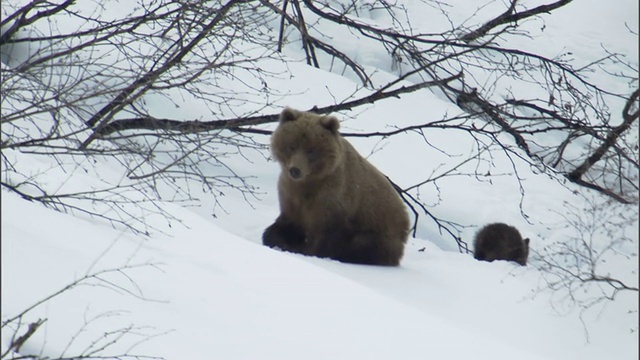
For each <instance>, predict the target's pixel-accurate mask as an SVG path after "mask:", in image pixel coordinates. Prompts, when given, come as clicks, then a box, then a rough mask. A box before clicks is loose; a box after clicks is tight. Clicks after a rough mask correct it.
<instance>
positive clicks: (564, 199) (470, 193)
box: [1, 0, 639, 360]
mask: <svg viewBox="0 0 640 360" xmlns="http://www.w3.org/2000/svg"><path fill="white" fill-rule="evenodd" d="M107 3H109V2H107ZM412 3H413V2H411V1H408V2H407V6H411V4H412ZM497 3H498V2H492V3H491V4H492V6H499V5H500V4H497ZM449 5H450V9H452V10H451V19H450V20H451V21H453V22H463V21H464V19H467V18H469V17H470V16H471V15H472V14H474V13H475V11H474V10H475V9H471V10H469V7H468V2H465V1H450V2H449ZM3 6H5V5H4V1H3ZM447 8H449V7H447ZM455 9H459V10H455ZM465 9H466V10H465ZM488 9H489V8H485V9H484V10H483V11H489V10H488ZM467 11H470V12H467ZM109 12H114V13H117V9H115V8H114V9H109ZM488 13H489V14H490V13H491V12H488ZM637 13H638V3H637V2H636V1H633V0H628V1H621V2H620V4H617V5H616V6H612V5H611V4H610V3H609V2H607V4H605V2H601V1H596V0H589V1H586V0H581V1H577V2H575V4H571V6H568V7H567V8H566V9H561V10H559V11H557V12H554V13H553V16H550V17H548V18H545V20H544V25H545V28H546V30H545V31H543V32H540V33H537V35H536V36H533V37H531V38H529V37H522V38H520V37H516V38H515V39H510V41H517V43H514V44H517V45H518V46H520V47H521V48H523V49H538V50H539V49H540V47H542V44H546V45H547V46H548V47H544V49H543V51H542V52H544V53H548V55H549V56H553V55H554V54H557V53H558V52H560V51H566V52H571V53H572V54H573V56H575V57H576V58H577V59H584V60H581V62H584V63H585V64H587V63H589V62H590V61H593V60H594V59H593V58H592V57H593V56H596V55H595V54H598V53H599V52H597V51H596V50H595V49H596V48H597V47H599V44H603V43H604V44H606V45H607V48H608V49H610V50H613V51H623V50H626V49H628V48H634V47H637V44H636V43H635V40H637V36H636V37H634V36H630V35H629V31H627V27H628V28H630V29H635V31H637V29H638V19H637ZM482 14H483V13H482V12H478V13H475V15H474V16H482ZM374 15H375V13H373V15H372V16H371V19H368V21H372V22H375V21H376V19H375V16H374ZM418 19H420V18H419V17H417V18H416V22H415V23H414V25H415V26H416V27H419V26H420V25H421V24H420V22H427V21H428V19H420V20H418ZM596 23H597V24H598V26H597V27H595V25H594V24H596ZM429 25H431V26H435V27H434V28H435V29H437V28H438V27H443V28H444V27H447V26H448V25H449V24H448V23H446V22H443V23H442V24H429ZM538 25H539V24H538V23H536V22H532V25H531V26H532V27H535V26H538ZM331 31H332V29H326V33H327V34H331ZM335 36H336V41H342V40H344V41H347V40H346V37H345V39H342V38H340V37H339V34H335ZM351 45H352V46H353V56H354V57H357V58H359V59H364V60H363V63H365V64H366V65H367V66H370V67H372V68H373V67H378V68H379V71H378V72H377V73H376V74H375V77H374V81H379V82H380V83H382V82H383V81H385V80H387V79H392V78H393V77H394V76H395V75H393V74H392V72H391V66H390V64H388V63H386V62H383V61H381V60H380V56H379V55H380V54H378V53H377V52H376V50H374V49H372V48H368V47H367V45H366V42H363V43H362V44H351ZM356 45H357V46H356ZM285 53H286V55H285V56H288V57H289V58H299V57H300V56H301V54H302V51H301V50H300V51H296V50H295V48H293V49H292V48H291V47H289V48H287V49H286V51H285ZM630 56H635V58H634V59H630V60H629V61H631V62H635V64H636V65H637V64H638V53H637V51H631V52H630ZM3 66H6V65H3ZM256 66H260V67H262V69H263V70H265V71H267V70H268V71H273V72H274V73H283V74H287V75H286V76H282V77H280V78H278V79H273V82H271V83H270V84H269V86H271V87H274V88H277V89H279V93H280V94H283V93H286V94H289V95H287V96H283V97H282V98H278V99H277V100H273V99H272V100H273V104H275V105H278V106H281V107H284V106H292V107H295V108H298V109H308V108H310V107H312V106H315V105H319V104H332V103H333V102H334V101H335V99H345V98H348V97H349V96H351V95H353V94H354V93H357V91H358V84H357V79H356V78H354V77H353V76H352V75H348V74H346V75H345V76H342V75H341V74H339V73H336V72H327V71H324V70H320V69H316V68H313V67H310V66H307V65H306V64H304V63H303V62H300V63H289V64H287V65H286V66H285V65H283V64H282V63H278V62H276V61H267V62H261V63H259V65H256ZM594 76H596V78H597V76H599V75H598V74H596V75H594ZM596 80H597V79H596ZM607 85H608V86H609V88H612V89H613V88H621V87H622V86H623V85H620V84H617V83H610V84H607ZM505 91H506V90H505ZM173 101H174V103H175V102H177V103H180V104H181V106H180V107H179V108H177V107H175V106H173V104H169V103H168V102H166V101H164V99H163V98H162V97H159V96H158V97H153V96H149V97H148V99H147V106H149V107H150V108H152V109H153V111H155V113H156V114H162V116H163V117H167V118H180V117H181V116H183V117H184V118H186V119H198V118H207V117H208V116H209V115H210V109H209V108H208V107H207V106H206V105H203V104H202V103H195V102H191V101H192V99H190V98H180V97H179V96H177V97H176V99H173ZM246 106H247V109H249V108H251V109H253V107H254V106H255V104H251V103H250V102H247V105H246ZM275 110H278V109H275ZM247 111H248V110H247ZM431 112H433V113H438V114H451V113H461V110H460V109H459V108H458V107H457V106H456V105H455V104H453V103H451V102H449V101H446V100H445V99H443V97H442V96H441V95H438V94H434V93H432V92H430V91H429V90H427V89H425V90H421V91H417V92H414V93H411V94H405V95H403V96H402V97H400V98H393V99H388V100H385V101H381V102H378V103H376V104H375V105H372V106H366V107H362V108H359V109H358V110H357V111H356V112H353V113H349V112H344V113H342V114H337V116H339V117H340V118H341V119H342V120H345V121H344V122H343V123H342V127H341V131H344V132H357V131H381V130H385V129H387V130H388V129H389V128H390V127H391V126H398V127H400V126H403V125H408V124H411V122H410V121H409V119H412V118H415V117H424V116H425V114H426V113H431ZM185 113H187V114H188V115H186V116H185V115H184V114H185ZM389 119H392V121H391V120H389ZM405 122H406V123H405ZM273 126H274V124H270V125H266V126H264V127H263V128H264V129H272V128H273ZM247 136H250V137H251V140H252V141H254V142H255V144H257V145H255V149H254V150H251V151H248V152H246V153H243V154H242V156H236V157H237V159H235V158H232V160H231V161H232V162H234V164H235V165H236V167H235V168H234V170H235V171H237V172H238V174H239V175H240V176H251V178H250V179H249V180H248V181H249V182H250V184H251V186H253V187H255V188H256V189H257V191H256V197H249V198H247V197H246V196H245V195H246V194H242V193H239V192H236V191H233V190H232V189H229V191H228V192H226V193H225V195H224V196H223V197H221V198H219V199H215V200H213V199H212V198H211V197H209V196H208V195H207V194H206V192H205V191H202V190H200V189H199V188H200V186H199V184H198V183H197V182H191V183H190V185H189V186H190V187H192V188H190V194H192V195H193V196H194V197H198V198H199V202H198V204H197V206H195V207H194V206H190V207H182V206H181V204H180V203H172V202H170V201H169V200H168V199H162V200H157V201H156V203H155V205H152V204H142V205H141V208H135V209H134V208H132V209H130V210H131V211H136V213H135V214H136V215H135V216H137V217H138V220H141V222H142V223H144V224H145V226H146V229H148V230H149V232H150V234H149V236H142V235H138V234H135V233H133V232H131V231H129V230H128V229H126V228H124V227H122V226H120V224H117V223H116V224H113V223H108V222H106V221H104V220H103V219H100V218H95V217H89V216H86V215H85V214H82V213H75V214H67V213H61V212H57V211H55V210H52V209H50V208H46V207H44V206H42V205H41V204H39V203H38V202H36V201H27V200H25V199H23V198H21V197H20V196H19V195H17V194H16V193H14V192H11V191H9V190H7V189H6V188H4V187H3V188H2V193H1V195H2V238H1V239H2V240H1V241H2V294H1V305H2V321H3V324H4V322H5V321H6V320H7V319H10V318H13V317H15V316H17V315H19V314H20V313H21V312H22V311H24V310H27V309H29V307H31V306H32V305H34V304H36V303H38V302H39V301H41V300H43V299H46V298H47V297H48V296H50V295H51V294H55V293H56V292H57V291H59V290H60V289H63V288H65V286H67V285H69V284H72V283H74V282H76V283H75V285H74V286H72V287H71V288H69V289H67V290H66V291H64V292H62V293H59V294H58V295H56V296H55V297H53V298H51V299H49V300H47V301H46V302H44V303H41V304H39V305H38V306H37V307H35V308H33V309H30V311H28V312H27V313H26V314H25V315H24V317H23V318H22V319H21V327H20V329H19V330H18V331H17V335H16V334H15V331H14V330H15V322H14V323H12V325H11V326H3V329H2V341H1V346H2V348H1V353H2V354H3V358H4V356H5V355H4V354H5V351H6V350H7V348H8V346H9V345H10V344H11V343H12V342H13V340H15V336H20V335H21V334H23V333H24V332H25V331H26V330H27V327H28V324H32V323H34V322H36V321H37V320H38V319H43V320H44V319H46V321H45V322H44V323H43V324H42V325H41V326H40V327H39V328H38V330H37V331H36V332H35V333H34V335H33V336H32V337H31V338H30V339H29V340H28V341H27V342H26V343H25V344H24V345H23V346H22V347H21V349H19V350H18V352H19V353H21V354H41V356H42V358H51V359H56V358H58V357H59V358H68V357H72V356H77V355H78V354H88V355H89V357H88V358H91V356H94V357H96V358H97V357H100V358H109V359H112V358H117V359H136V358H138V357H136V356H139V358H140V359H145V358H147V357H151V358H156V357H157V358H164V359H168V360H182V359H285V360H286V359H291V360H293V359H345V360H346V359H407V360H410V359H491V360H497V359H523V360H524V359H532V360H533V359H557V360H565V359H576V360H577V359H581V360H583V359H585V360H598V359H637V358H638V356H639V353H638V344H639V341H638V332H637V331H638V324H637V322H638V295H637V294H638V293H637V291H636V292H633V291H621V292H620V293H618V294H617V297H616V298H615V300H606V301H604V302H602V303H600V304H597V305H596V306H594V307H590V308H588V309H582V308H581V307H580V306H579V305H580V304H579V303H578V306H577V307H575V308H570V307H569V308H567V307H565V305H567V304H568V303H569V304H571V301H567V298H566V297H568V296H571V294H568V293H566V292H562V291H559V292H551V291H545V290H544V289H545V288H546V284H545V281H544V280H543V273H542V272H541V271H540V270H538V269H537V265H539V264H540V262H539V261H538V260H536V257H535V256H532V258H531V264H530V266H527V267H521V266H518V265H516V264H513V263H509V262H502V261H498V262H493V263H486V262H478V261H475V260H474V259H473V257H472V256H471V255H470V254H461V253H459V252H458V251H457V247H456V245H455V243H453V242H452V240H451V239H450V238H447V237H446V236H444V235H443V234H441V233H440V232H439V230H438V229H437V228H435V225H434V224H433V223H430V222H428V221H426V220H425V219H422V221H421V222H420V223H418V227H417V237H416V238H411V239H410V240H409V243H408V245H407V248H406V252H405V257H404V258H403V260H402V263H401V266H399V267H397V268H395V267H394V268H388V267H376V266H361V265H352V264H343V263H339V262H336V261H331V260H327V259H319V258H313V257H305V256H301V255H296V254H290V253H285V252H279V251H276V250H273V249H270V248H267V247H264V246H262V245H261V234H262V231H263V230H264V229H265V228H266V227H267V226H268V225H269V224H271V223H272V222H273V220H274V219H275V218H276V216H277V215H278V203H277V193H276V186H275V185H276V179H277V176H278V171H279V167H278V165H277V164H276V163H274V162H273V161H270V159H269V155H268V150H267V144H268V142H269V138H268V136H267V135H263V134H253V135H247ZM349 141H351V142H352V143H353V144H354V145H355V147H356V148H357V149H358V150H359V151H360V152H361V153H362V154H363V155H365V156H367V157H368V159H369V160H370V161H371V162H372V163H374V164H375V165H376V166H377V167H379V168H380V169H381V170H382V171H383V172H385V173H386V174H393V176H392V177H393V179H394V180H395V181H397V182H398V183H399V185H401V186H409V185H411V184H415V183H417V182H419V181H421V180H422V179H424V178H425V177H427V176H428V175H429V174H431V173H432V172H433V171H434V169H436V168H438V167H439V166H440V165H441V164H444V163H446V162H447V161H451V156H449V155H447V154H445V153H439V152H437V151H432V153H429V154H428V159H429V161H428V162H421V163H415V161H414V157H413V156H411V155H407V154H412V153H413V151H415V149H416V148H420V149H424V147H420V144H423V143H424V138H423V137H421V136H420V135H417V134H410V133H408V134H402V135H398V137H396V138H394V140H393V141H390V140H389V139H382V140H380V139H379V138H377V139H371V138H350V139H349ZM428 141H429V142H430V143H431V144H434V146H435V147H438V148H440V149H445V150H446V151H448V154H452V153H456V154H467V153H469V152H470V151H472V145H470V144H469V143H468V142H465V137H464V136H463V135H460V136H458V135H454V134H450V133H449V132H444V131H443V132H438V130H433V133H430V134H429V139H428ZM3 156H6V157H8V158H11V159H12V162H14V163H20V164H22V166H23V169H25V168H26V169H29V174H26V175H28V176H32V177H33V178H38V179H39V181H43V179H45V180H44V181H46V183H47V186H49V187H53V188H58V189H64V191H62V192H63V193H64V192H71V191H74V190H78V191H79V189H91V188H93V187H95V188H100V187H101V186H103V185H104V183H108V182H109V181H112V182H113V183H118V181H122V178H124V175H123V174H122V173H121V171H122V170H121V168H120V167H119V164H118V163H117V162H116V161H110V160H97V161H99V163H98V164H97V165H96V164H91V166H93V167H95V168H99V171H98V170H88V171H87V170H86V169H87V168H88V166H89V165H87V164H85V161H87V162H88V161H89V160H82V161H80V162H79V164H78V166H77V167H76V168H75V169H74V170H73V171H71V172H70V171H68V168H66V169H64V170H63V169H62V168H60V167H58V163H57V162H56V161H55V160H54V159H52V158H49V157H46V156H40V155H38V154H29V153H21V152H19V151H15V150H7V151H3ZM74 161H78V160H77V158H75V159H74ZM91 161H93V160H91ZM492 161H493V163H492V172H494V173H496V174H499V173H503V174H505V175H504V176H497V177H494V178H492V179H491V181H486V180H482V179H473V178H472V177H450V178H447V179H446V181H444V182H441V183H439V184H438V189H439V193H438V194H423V197H424V199H425V201H426V202H428V203H432V204H434V207H433V209H432V210H433V211H434V212H436V213H437V216H438V217H440V218H443V219H450V220H452V221H455V222H458V223H460V224H463V225H466V226H467V227H466V228H464V230H463V232H462V237H463V240H466V241H467V242H468V243H471V240H472V237H473V234H474V233H475V231H477V229H478V226H481V225H483V224H486V223H489V222H494V221H501V222H506V223H509V224H513V225H515V226H517V227H518V228H519V229H520V231H521V232H522V233H523V235H525V236H527V237H529V238H531V247H532V249H533V250H534V251H536V252H542V251H543V250H544V249H545V248H546V247H547V246H550V245H551V244H552V243H554V242H556V241H560V240H562V239H565V238H566V236H567V235H571V234H572V231H574V230H575V229H572V228H571V227H568V226H567V225H566V224H565V223H564V222H563V218H562V216H560V215H559V214H563V213H565V212H566V211H567V210H566V208H565V207H564V205H563V204H564V203H573V204H574V205H575V206H576V208H578V209H580V208H582V207H583V206H586V204H585V203H583V202H582V201H583V200H582V198H581V197H578V196H577V195H575V194H573V193H572V192H571V191H569V190H568V189H567V187H566V185H565V184H560V183H559V182H558V181H557V180H556V179H554V178H551V177H548V176H546V175H540V174H538V172H537V171H536V169H530V171H528V172H526V171H522V170H521V172H519V175H520V176H521V179H520V181H517V180H516V179H514V177H513V172H512V164H511V163H510V162H509V159H506V158H495V159H493V160H492ZM3 164H4V163H3ZM206 170H210V171H212V172H214V171H217V169H215V168H211V169H206ZM93 171H96V173H98V174H100V175H99V177H97V176H96V175H95V174H96V173H94V172H93ZM3 173H4V171H3ZM5 180H6V179H3V181H5ZM9 180H11V179H9ZM14 180H15V179H14ZM20 180H24V179H20ZM125 182H126V180H125ZM160 192H161V191H160ZM523 192H524V195H523ZM191 205H193V204H191ZM158 208H161V209H162V210H163V211H165V214H168V215H169V216H164V215H162V214H158V213H157V209H158ZM523 214H526V215H527V218H525V217H524V216H523ZM622 231H624V232H626V234H627V236H629V237H631V238H632V239H633V240H634V241H633V243H632V244H630V245H629V246H628V248H626V250H627V252H626V253H624V254H623V255H624V257H625V259H626V260H625V261H621V262H619V263H615V262H614V263H613V264H608V266H609V268H608V269H607V270H610V271H612V272H613V273H614V274H615V275H616V276H619V277H621V278H622V279H624V280H625V281H628V282H629V283H630V284H632V285H634V286H637V284H638V272H637V270H638V265H637V259H638V235H637V234H638V222H637V219H636V221H635V223H634V224H633V225H631V226H627V227H626V228H624V229H622ZM595 233H597V232H595ZM595 240H600V241H603V239H595ZM604 240H606V239H604ZM613 259H614V260H615V259H617V258H613ZM589 291H592V290H585V294H586V295H589V294H588V292H589ZM573 304H574V305H575V303H573ZM16 356H17V355H16ZM7 358H11V354H7Z"/></svg>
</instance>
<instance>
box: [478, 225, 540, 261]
mask: <svg viewBox="0 0 640 360" xmlns="http://www.w3.org/2000/svg"><path fill="white" fill-rule="evenodd" d="M473 257H474V258H476V259H477V260H482V261H493V260H510V261H515V262H517V263H518V264H520V265H522V266H525V265H527V258H528V257H529V239H524V240H522V236H520V232H519V231H518V229H516V228H515V227H513V226H509V225H507V224H503V223H494V224H489V225H486V226H485V227H483V228H482V229H480V231H478V233H477V234H476V238H475V241H474V251H473Z"/></svg>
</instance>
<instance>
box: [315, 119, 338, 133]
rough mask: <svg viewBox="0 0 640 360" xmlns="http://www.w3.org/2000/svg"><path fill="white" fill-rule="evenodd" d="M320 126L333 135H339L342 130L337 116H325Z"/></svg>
mask: <svg viewBox="0 0 640 360" xmlns="http://www.w3.org/2000/svg"><path fill="white" fill-rule="evenodd" d="M320 124H321V125H322V126H323V127H324V128H325V129H327V130H329V131H331V132H332V133H338V129H340V121H338V118H336V117H335V116H325V117H323V118H321V119H320Z"/></svg>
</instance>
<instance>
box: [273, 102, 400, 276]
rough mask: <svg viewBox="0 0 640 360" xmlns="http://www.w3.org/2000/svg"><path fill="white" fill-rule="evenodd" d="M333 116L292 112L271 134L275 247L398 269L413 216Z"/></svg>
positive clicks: (287, 112) (288, 111) (285, 113)
mask: <svg viewBox="0 0 640 360" xmlns="http://www.w3.org/2000/svg"><path fill="white" fill-rule="evenodd" d="M339 128H340V122H339V121H338V119H337V118H336V117H334V116H323V115H318V114H314V113H311V112H305V111H298V110H294V109H290V108H286V109H284V110H283V111H282V113H281V114H280V122H279V124H278V127H277V128H276V130H275V131H274V132H273V134H272V136H271V151H272V154H273V157H274V158H275V159H276V161H277V162H278V163H279V164H280V168H281V172H280V177H279V178H278V200H279V202H280V215H279V216H278V218H277V219H276V221H275V222H274V223H273V224H272V225H271V226H269V227H268V228H267V229H266V230H265V231H264V233H263V235H262V243H263V244H264V245H266V246H269V247H272V248H280V249H282V250H285V251H290V252H295V253H300V254H304V255H310V256H317V257H327V258H331V259H335V260H338V261H342V262H348V263H356V264H370V265H388V266H396V265H398V264H399V263H400V259H401V258H402V255H403V253H404V245H405V243H406V240H407V236H408V234H409V226H410V223H409V216H408V214H407V212H406V210H405V207H404V204H403V202H402V199H401V198H400V196H399V195H398V193H397V192H396V190H395V189H394V188H393V186H392V185H391V182H390V181H389V180H388V179H387V178H386V177H385V176H384V175H383V174H382V173H381V172H380V171H378V170H377V169H376V168H375V167H374V166H373V165H371V163H369V162H368V161H367V160H366V159H365V158H363V157H362V156H360V154H358V152H357V151H356V149H355V148H354V147H353V146H352V145H351V144H350V143H349V142H348V141H347V140H345V139H344V138H343V137H342V136H341V135H340V133H339V132H338V129H339Z"/></svg>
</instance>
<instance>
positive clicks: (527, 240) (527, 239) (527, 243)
mask: <svg viewBox="0 0 640 360" xmlns="http://www.w3.org/2000/svg"><path fill="white" fill-rule="evenodd" d="M524 243H525V245H527V246H529V238H526V239H524Z"/></svg>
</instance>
